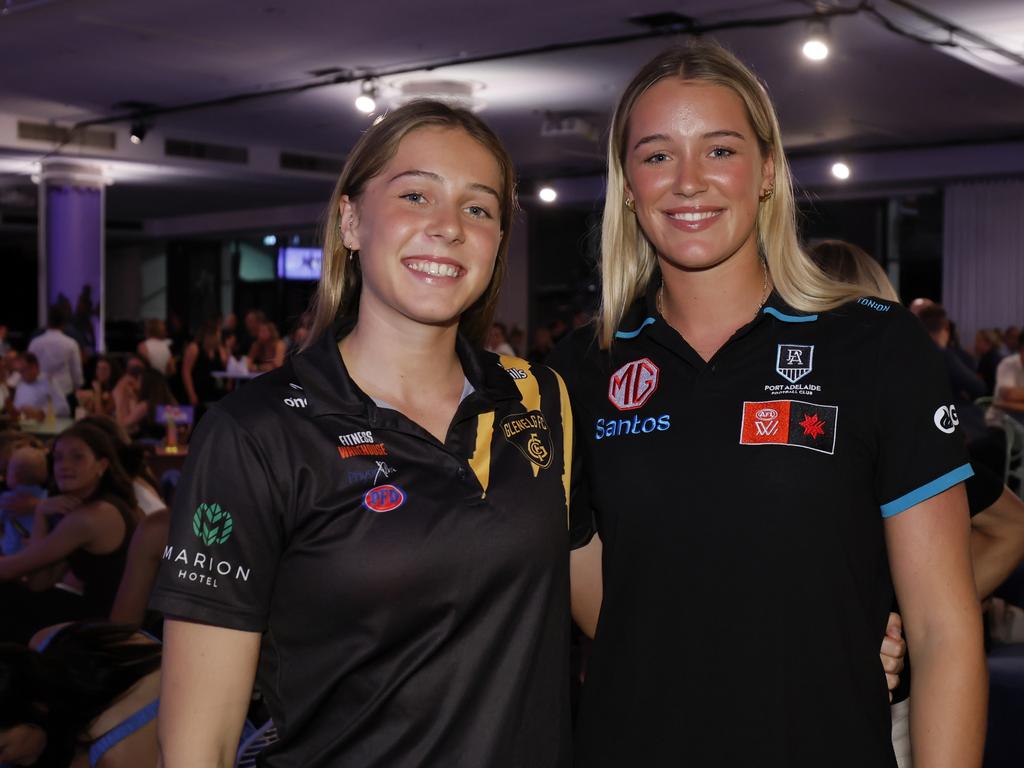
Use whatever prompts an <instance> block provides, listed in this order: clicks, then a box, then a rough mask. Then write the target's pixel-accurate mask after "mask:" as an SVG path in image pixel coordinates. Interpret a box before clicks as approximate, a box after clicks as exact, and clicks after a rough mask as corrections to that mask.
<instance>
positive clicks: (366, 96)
mask: <svg viewBox="0 0 1024 768" xmlns="http://www.w3.org/2000/svg"><path fill="white" fill-rule="evenodd" d="M377 95H378V94H377V86H376V85H374V83H373V81H372V80H364V81H363V90H362V92H361V93H360V94H359V95H358V96H356V109H358V110H359V111H360V112H362V113H363V114H364V115H369V114H372V113H374V112H376V111H377Z"/></svg>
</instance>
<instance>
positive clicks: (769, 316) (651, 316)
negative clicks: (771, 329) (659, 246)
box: [615, 269, 818, 341]
mask: <svg viewBox="0 0 1024 768" xmlns="http://www.w3.org/2000/svg"><path fill="white" fill-rule="evenodd" d="M660 287H661V272H660V270H657V269H656V270H654V273H653V274H652V275H651V279H650V281H649V282H648V284H647V291H646V292H645V294H644V295H643V296H641V297H640V298H638V299H637V300H636V301H634V302H633V304H632V306H630V308H629V309H628V310H627V311H626V314H625V316H624V317H623V318H622V322H621V323H619V330H618V331H616V333H615V338H616V339H617V340H626V341H628V340H630V339H635V338H637V337H639V336H640V335H642V334H643V333H644V332H645V331H646V330H647V329H648V328H649V327H650V326H652V325H654V324H655V323H657V322H659V321H660V322H662V323H663V324H664V318H662V316H661V315H660V314H659V313H658V309H657V306H658V300H657V296H658V289H659V288H660ZM817 319H818V315H816V314H811V313H808V312H801V311H800V310H797V309H794V308H793V307H791V306H790V305H789V304H787V303H786V301H785V299H783V298H782V296H781V295H779V292H778V291H777V290H775V289H774V288H773V289H772V291H771V293H769V294H768V300H767V301H766V302H765V304H764V307H763V308H762V309H761V312H760V313H758V316H757V317H756V318H755V319H754V322H752V323H750V325H751V326H756V325H758V324H760V322H761V321H762V320H772V321H774V322H776V323H789V324H793V323H813V322H815V321H816V320H817Z"/></svg>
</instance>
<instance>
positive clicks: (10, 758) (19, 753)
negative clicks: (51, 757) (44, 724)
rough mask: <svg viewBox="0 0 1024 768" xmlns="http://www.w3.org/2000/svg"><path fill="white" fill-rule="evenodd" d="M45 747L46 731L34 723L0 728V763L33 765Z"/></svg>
mask: <svg viewBox="0 0 1024 768" xmlns="http://www.w3.org/2000/svg"><path fill="white" fill-rule="evenodd" d="M44 749H46V733H45V732H44V731H43V729H42V728H40V727H39V726H36V725H15V726H13V727H11V728H5V729H3V730H0V764H3V765H7V764H10V765H33V764H34V763H35V762H36V761H37V760H38V759H39V758H40V757H41V756H42V754H43V750H44Z"/></svg>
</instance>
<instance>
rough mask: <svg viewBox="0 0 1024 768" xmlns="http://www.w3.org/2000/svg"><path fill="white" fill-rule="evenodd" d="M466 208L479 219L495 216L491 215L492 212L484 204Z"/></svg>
mask: <svg viewBox="0 0 1024 768" xmlns="http://www.w3.org/2000/svg"><path fill="white" fill-rule="evenodd" d="M466 210H467V211H468V212H469V215H470V216H473V217H475V218H478V219H493V218H494V217H493V216H491V212H490V211H488V210H487V209H486V208H484V207H483V206H480V205H471V206H469V208H467V209H466Z"/></svg>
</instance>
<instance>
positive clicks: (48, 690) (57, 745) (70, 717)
mask: <svg viewBox="0 0 1024 768" xmlns="http://www.w3.org/2000/svg"><path fill="white" fill-rule="evenodd" d="M160 657H161V647H160V645H159V644H158V643H156V642H154V641H153V640H151V639H149V638H148V637H146V636H145V635H143V634H140V633H137V632H135V631H134V630H133V629H131V628H130V627H119V626H114V625H110V624H105V623H95V624H93V623H87V624H77V623H76V624H66V625H61V626H57V627H47V628H46V629H45V630H42V631H40V632H39V633H38V634H37V635H36V636H35V637H33V638H32V641H31V643H30V645H29V647H25V646H24V645H18V644H14V643H4V644H2V645H0V761H2V762H3V764H4V765H31V766H34V767H35V768H69V766H86V765H88V766H95V767H96V768H155V766H156V765H157V755H158V748H157V738H156V720H155V717H156V709H157V702H158V696H159V692H160Z"/></svg>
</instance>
